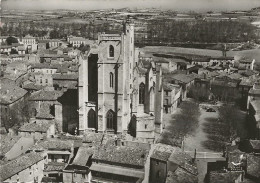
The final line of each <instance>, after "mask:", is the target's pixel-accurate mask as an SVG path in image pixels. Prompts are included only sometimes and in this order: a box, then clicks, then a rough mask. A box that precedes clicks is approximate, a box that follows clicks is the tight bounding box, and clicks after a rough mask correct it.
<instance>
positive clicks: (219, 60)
mask: <svg viewBox="0 0 260 183" xmlns="http://www.w3.org/2000/svg"><path fill="white" fill-rule="evenodd" d="M209 63H210V65H211V66H226V65H228V66H231V67H234V64H235V58H234V57H225V56H221V57H210V60H209Z"/></svg>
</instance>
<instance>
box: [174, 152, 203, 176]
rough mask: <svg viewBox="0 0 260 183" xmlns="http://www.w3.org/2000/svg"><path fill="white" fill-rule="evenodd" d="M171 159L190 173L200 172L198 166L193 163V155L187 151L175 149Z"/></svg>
mask: <svg viewBox="0 0 260 183" xmlns="http://www.w3.org/2000/svg"><path fill="white" fill-rule="evenodd" d="M169 161H170V162H173V163H175V164H177V165H179V166H180V167H182V168H183V169H185V170H186V171H187V172H189V173H192V174H194V175H196V174H197V173H198V170H197V166H196V164H195V163H193V161H192V157H191V156H190V155H189V154H187V153H185V152H182V151H174V152H173V153H172V154H171V156H170V157H169Z"/></svg>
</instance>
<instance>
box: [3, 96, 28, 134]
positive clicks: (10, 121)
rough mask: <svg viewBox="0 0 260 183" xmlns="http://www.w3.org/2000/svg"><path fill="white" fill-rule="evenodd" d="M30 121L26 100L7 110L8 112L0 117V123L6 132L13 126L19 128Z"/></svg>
mask: <svg viewBox="0 0 260 183" xmlns="http://www.w3.org/2000/svg"><path fill="white" fill-rule="evenodd" d="M29 120H30V113H29V103H28V101H27V100H23V101H20V102H19V103H17V104H15V105H14V106H12V107H9V108H8V112H6V113H5V114H3V115H1V122H2V124H1V125H3V127H5V129H6V131H8V129H9V128H12V127H14V126H21V125H23V123H28V122H29Z"/></svg>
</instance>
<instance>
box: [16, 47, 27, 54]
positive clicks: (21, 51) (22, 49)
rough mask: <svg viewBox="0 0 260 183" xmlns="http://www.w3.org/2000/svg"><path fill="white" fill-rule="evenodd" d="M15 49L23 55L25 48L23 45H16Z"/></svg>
mask: <svg viewBox="0 0 260 183" xmlns="http://www.w3.org/2000/svg"><path fill="white" fill-rule="evenodd" d="M17 51H18V55H24V54H25V53H26V51H27V50H26V48H25V46H23V45H19V46H18V47H17Z"/></svg>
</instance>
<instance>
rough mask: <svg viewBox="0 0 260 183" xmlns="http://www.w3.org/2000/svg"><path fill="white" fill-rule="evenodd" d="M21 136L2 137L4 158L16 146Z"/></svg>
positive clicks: (1, 148) (0, 139) (1, 149)
mask: <svg viewBox="0 0 260 183" xmlns="http://www.w3.org/2000/svg"><path fill="white" fill-rule="evenodd" d="M20 138H21V137H20V136H8V135H1V136H0V144H1V146H0V154H1V155H2V156H4V155H5V154H6V153H7V152H8V151H10V150H11V148H12V147H13V146H14V144H15V143H17V142H18V140H19V139H20Z"/></svg>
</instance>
